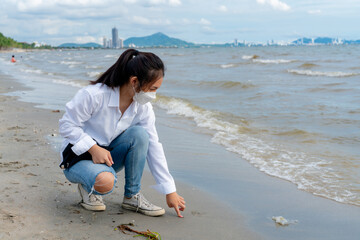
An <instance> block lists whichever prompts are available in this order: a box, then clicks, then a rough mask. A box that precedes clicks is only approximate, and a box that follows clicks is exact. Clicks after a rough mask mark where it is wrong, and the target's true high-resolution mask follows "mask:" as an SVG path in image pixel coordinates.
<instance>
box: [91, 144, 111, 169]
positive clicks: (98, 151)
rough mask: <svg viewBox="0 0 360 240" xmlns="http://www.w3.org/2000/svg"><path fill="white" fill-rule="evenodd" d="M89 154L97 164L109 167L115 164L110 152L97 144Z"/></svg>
mask: <svg viewBox="0 0 360 240" xmlns="http://www.w3.org/2000/svg"><path fill="white" fill-rule="evenodd" d="M88 152H89V153H90V154H91V156H92V160H93V162H94V163H95V164H98V163H105V164H106V165H108V166H109V167H111V165H113V164H114V162H113V160H112V157H111V154H110V152H109V151H108V150H106V149H105V148H102V147H99V146H98V145H97V144H95V145H94V146H92V147H91V148H90V149H89V150H88Z"/></svg>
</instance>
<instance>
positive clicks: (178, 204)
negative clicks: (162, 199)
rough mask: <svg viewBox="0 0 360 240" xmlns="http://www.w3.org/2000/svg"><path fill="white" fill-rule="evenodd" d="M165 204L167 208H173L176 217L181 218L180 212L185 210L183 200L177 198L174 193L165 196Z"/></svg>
mask: <svg viewBox="0 0 360 240" xmlns="http://www.w3.org/2000/svg"><path fill="white" fill-rule="evenodd" d="M166 203H167V205H168V206H169V208H174V209H175V211H176V213H177V215H178V217H181V218H183V216H182V215H181V213H180V211H184V210H185V200H184V198H183V197H181V196H179V195H178V194H177V193H176V192H173V193H169V194H166Z"/></svg>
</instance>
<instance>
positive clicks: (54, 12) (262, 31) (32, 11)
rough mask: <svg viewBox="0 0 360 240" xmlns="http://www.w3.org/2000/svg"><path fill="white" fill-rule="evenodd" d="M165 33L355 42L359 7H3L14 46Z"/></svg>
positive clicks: (54, 0) (175, 3)
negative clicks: (113, 31) (113, 30)
mask: <svg viewBox="0 0 360 240" xmlns="http://www.w3.org/2000/svg"><path fill="white" fill-rule="evenodd" d="M114 26H116V27H117V28H118V30H119V36H120V37H121V38H124V39H126V38H128V37H132V36H146V35H150V34H153V33H155V32H163V33H165V34H167V35H169V36H171V37H176V38H180V39H183V40H186V41H190V42H195V43H225V42H232V41H233V40H234V39H235V38H237V39H238V40H239V41H243V40H246V41H250V42H266V41H267V40H272V39H273V40H275V41H290V40H294V39H296V38H299V37H303V36H304V37H318V36H329V37H339V38H346V39H360V1H359V0H341V1H339V0H214V1H212V0H1V3H0V32H2V33H3V34H4V35H6V36H10V37H12V38H14V39H15V40H17V41H27V42H33V41H38V42H45V43H47V44H51V45H59V44H61V43H64V42H78V43H84V42H98V43H101V39H102V37H103V36H106V37H110V36H111V28H112V27H114Z"/></svg>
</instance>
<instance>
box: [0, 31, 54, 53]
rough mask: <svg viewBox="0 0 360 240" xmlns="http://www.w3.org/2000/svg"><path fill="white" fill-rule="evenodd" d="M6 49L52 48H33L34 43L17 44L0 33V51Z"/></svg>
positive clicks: (43, 47)
mask: <svg viewBox="0 0 360 240" xmlns="http://www.w3.org/2000/svg"><path fill="white" fill-rule="evenodd" d="M7 48H24V49H33V48H40V49H50V48H52V47H51V46H49V45H45V46H41V47H35V43H31V44H29V43H25V42H17V41H15V40H14V39H12V38H10V37H5V36H4V35H3V34H2V33H0V50H1V49H7Z"/></svg>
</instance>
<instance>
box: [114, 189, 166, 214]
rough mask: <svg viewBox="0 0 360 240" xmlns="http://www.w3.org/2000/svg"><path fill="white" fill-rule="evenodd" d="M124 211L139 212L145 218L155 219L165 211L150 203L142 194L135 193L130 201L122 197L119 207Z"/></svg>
mask: <svg viewBox="0 0 360 240" xmlns="http://www.w3.org/2000/svg"><path fill="white" fill-rule="evenodd" d="M121 206H122V207H123V208H124V209H127V210H131V211H135V212H140V213H142V214H145V215H147V216H152V217H157V216H161V215H164V214H165V209H163V208H161V207H158V206H155V205H154V204H152V203H150V202H149V201H148V200H147V199H146V198H145V197H144V195H142V193H137V194H135V195H134V196H132V197H131V198H130V199H128V198H126V197H124V201H123V203H122V205H121Z"/></svg>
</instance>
